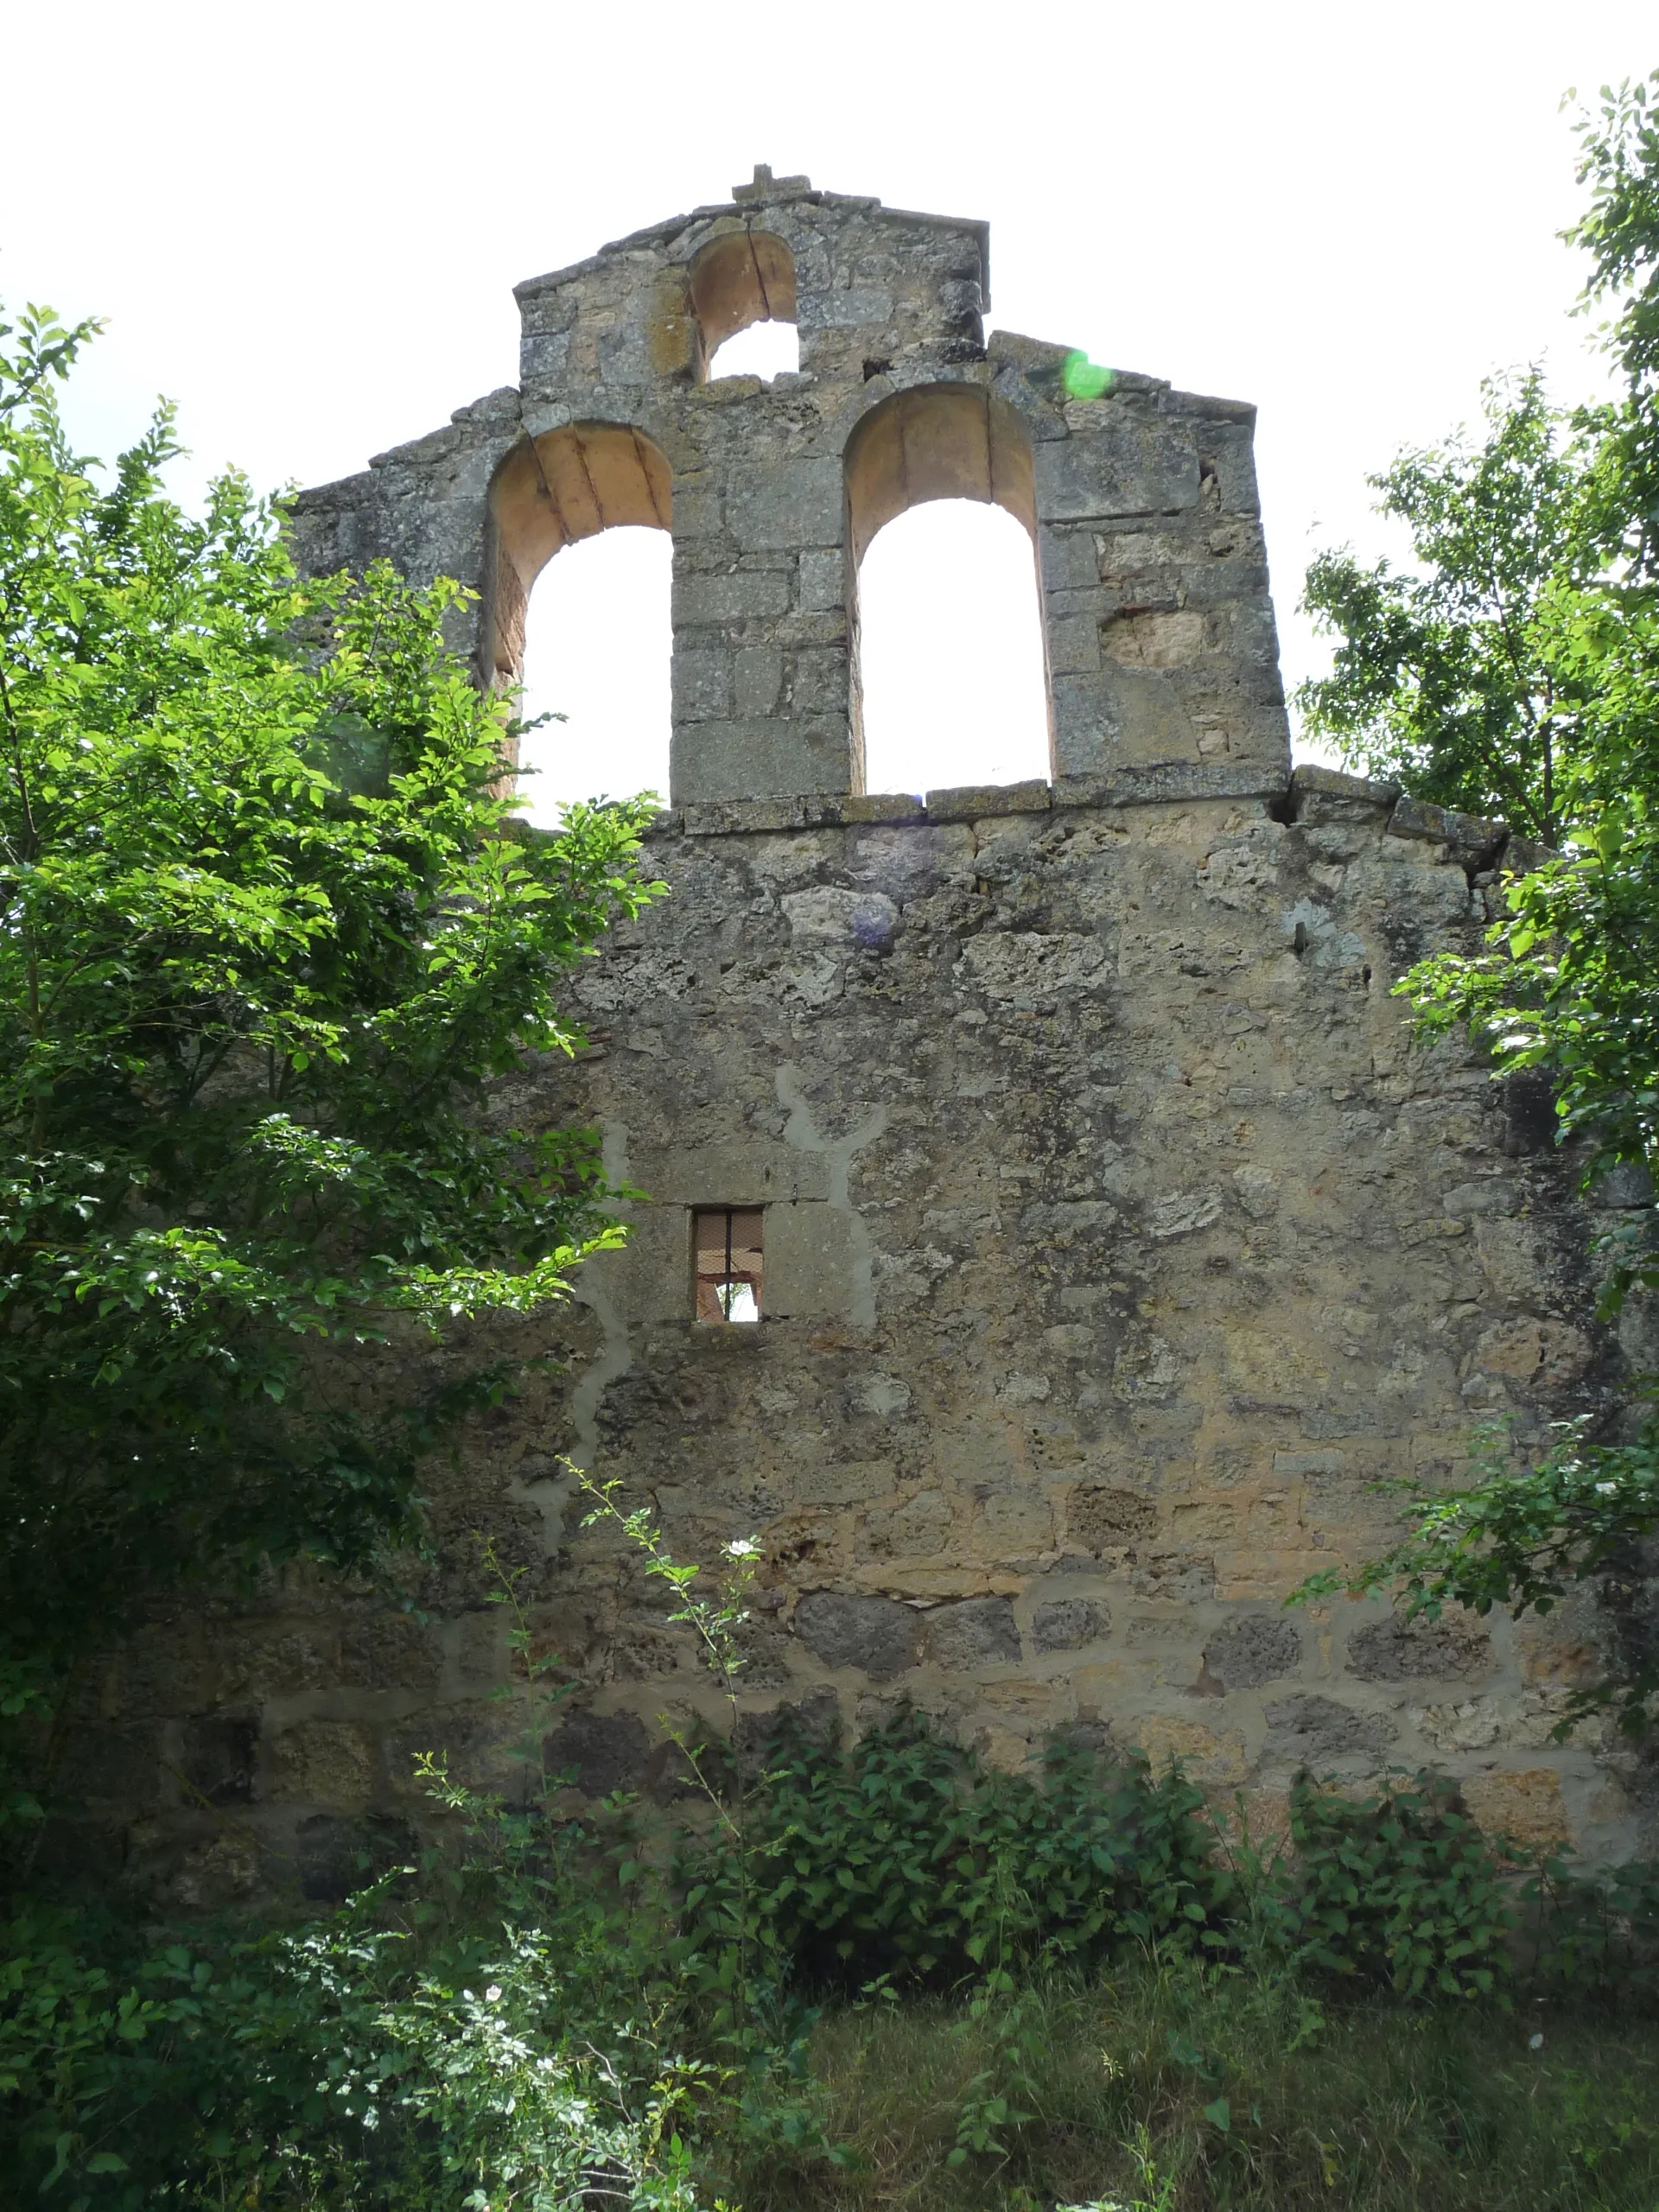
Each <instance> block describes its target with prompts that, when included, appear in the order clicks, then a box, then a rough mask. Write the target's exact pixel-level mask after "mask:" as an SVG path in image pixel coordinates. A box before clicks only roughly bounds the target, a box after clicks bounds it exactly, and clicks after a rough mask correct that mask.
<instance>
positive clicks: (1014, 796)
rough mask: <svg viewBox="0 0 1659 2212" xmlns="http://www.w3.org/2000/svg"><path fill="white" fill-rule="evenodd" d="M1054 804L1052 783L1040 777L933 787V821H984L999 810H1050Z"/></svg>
mask: <svg viewBox="0 0 1659 2212" xmlns="http://www.w3.org/2000/svg"><path fill="white" fill-rule="evenodd" d="M1051 804H1052V797H1051V794H1050V791H1049V787H1048V785H1046V783H1045V782H1044V781H1043V780H1042V779H1041V778H1040V777H1035V778H1033V779H1032V781H1031V782H1030V783H1026V784H960V785H957V786H956V787H955V788H954V789H952V790H948V791H929V793H928V795H927V818H928V820H929V821H930V822H983V821H985V820H986V819H987V818H988V817H990V816H993V815H998V814H1046V813H1047V811H1048V810H1049V807H1050V805H1051Z"/></svg>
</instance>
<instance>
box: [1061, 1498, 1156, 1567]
mask: <svg viewBox="0 0 1659 2212" xmlns="http://www.w3.org/2000/svg"><path fill="white" fill-rule="evenodd" d="M1067 1519H1068V1523H1069V1527H1070V1530H1071V1541H1072V1542H1073V1543H1075V1544H1080V1545H1081V1546H1082V1547H1083V1548H1084V1550H1085V1551H1090V1552H1096V1553H1099V1552H1112V1551H1122V1550H1123V1549H1124V1548H1126V1547H1128V1546H1129V1545H1131V1544H1137V1543H1143V1542H1144V1541H1146V1539H1147V1537H1148V1536H1150V1535H1152V1534H1153V1532H1154V1530H1155V1529H1156V1528H1157V1526H1158V1509H1157V1507H1156V1506H1155V1505H1154V1503H1153V1502H1152V1500H1151V1499H1150V1498H1149V1497H1142V1496H1141V1493H1140V1491H1133V1490H1079V1491H1073V1492H1072V1494H1071V1507H1070V1510H1069V1513H1068V1516H1067Z"/></svg>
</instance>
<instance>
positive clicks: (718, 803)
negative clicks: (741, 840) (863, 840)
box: [684, 792, 847, 837]
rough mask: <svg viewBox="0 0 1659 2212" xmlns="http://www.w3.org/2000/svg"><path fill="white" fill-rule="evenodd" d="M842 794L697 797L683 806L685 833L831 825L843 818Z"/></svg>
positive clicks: (697, 834)
mask: <svg viewBox="0 0 1659 2212" xmlns="http://www.w3.org/2000/svg"><path fill="white" fill-rule="evenodd" d="M846 804H847V800H846V798H844V797H842V796H835V795H830V794H827V793H818V792H809V793H806V794H804V796H803V797H801V798H720V799H700V800H698V801H696V803H695V804H688V805H687V807H686V809H685V816H684V821H685V834H686V836H688V837H734V836H756V835H759V834H762V833H764V832H766V830H769V829H826V828H830V829H833V828H834V827H835V826H836V824H837V823H840V822H842V820H844V818H845V817H844V815H843V812H842V810H843V809H844V808H845V806H846Z"/></svg>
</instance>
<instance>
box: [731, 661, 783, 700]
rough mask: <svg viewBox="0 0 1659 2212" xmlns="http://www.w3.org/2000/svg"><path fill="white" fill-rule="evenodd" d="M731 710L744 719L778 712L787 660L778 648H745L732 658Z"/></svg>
mask: <svg viewBox="0 0 1659 2212" xmlns="http://www.w3.org/2000/svg"><path fill="white" fill-rule="evenodd" d="M733 670H734V674H733V680H732V706H733V711H734V713H735V714H736V715H738V716H739V717H741V718H747V717H748V716H751V715H771V714H773V713H775V712H776V711H777V707H778V701H779V694H780V693H781V692H782V690H783V688H784V657H783V655H782V653H781V652H779V650H778V648H777V646H775V645H745V646H742V647H741V648H740V650H739V651H738V652H737V653H736V654H735V655H734V658H733Z"/></svg>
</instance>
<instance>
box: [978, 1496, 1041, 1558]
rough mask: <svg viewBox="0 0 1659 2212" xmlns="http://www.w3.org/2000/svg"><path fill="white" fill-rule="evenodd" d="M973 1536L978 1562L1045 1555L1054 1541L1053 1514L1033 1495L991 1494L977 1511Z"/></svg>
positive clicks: (1039, 1498)
mask: <svg viewBox="0 0 1659 2212" xmlns="http://www.w3.org/2000/svg"><path fill="white" fill-rule="evenodd" d="M975 1536H976V1550H977V1552H978V1554H979V1555H980V1557H981V1558H982V1559H988V1560H1001V1559H1017V1558H1019V1557H1020V1555H1021V1554H1029V1553H1033V1552H1042V1551H1046V1550H1047V1548H1048V1547H1049V1545H1050V1544H1051V1543H1052V1541H1053V1540H1054V1515H1053V1510H1052V1508H1051V1506H1050V1505H1049V1503H1048V1500H1047V1499H1046V1497H1042V1496H1041V1495H1040V1494H1039V1492H1037V1491H1028V1490H999V1491H992V1492H991V1494H990V1496H989V1497H988V1498H986V1499H985V1501H984V1503H982V1505H981V1507H980V1509H979V1525H978V1528H977V1529H976V1532H975Z"/></svg>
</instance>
